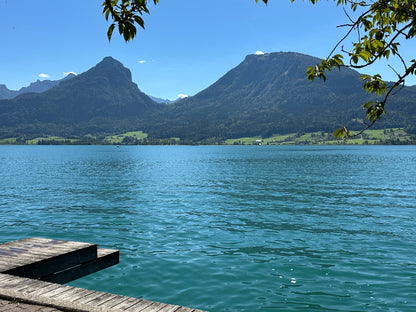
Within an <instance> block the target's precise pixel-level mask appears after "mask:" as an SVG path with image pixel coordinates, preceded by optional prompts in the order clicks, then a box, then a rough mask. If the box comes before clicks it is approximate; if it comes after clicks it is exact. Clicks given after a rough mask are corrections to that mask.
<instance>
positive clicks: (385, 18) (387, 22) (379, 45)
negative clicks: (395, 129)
mask: <svg viewBox="0 0 416 312" xmlns="http://www.w3.org/2000/svg"><path fill="white" fill-rule="evenodd" d="M255 1H256V3H257V2H259V0H255ZM261 1H262V2H263V3H265V4H267V3H268V2H269V0H261ZM294 1H295V0H291V2H294ZM333 1H334V2H336V5H337V6H341V7H342V8H343V10H344V12H345V15H346V18H347V23H345V24H342V25H339V27H341V28H343V29H344V30H345V34H344V36H343V37H342V39H341V40H340V41H339V42H337V43H336V44H335V46H334V48H333V49H332V51H330V52H329V54H328V57H327V58H326V59H323V60H322V61H321V62H320V63H319V64H316V65H314V66H310V67H309V68H308V69H307V71H306V75H307V78H308V80H314V79H315V78H320V79H323V80H326V75H325V73H326V72H327V71H331V70H333V69H334V68H338V69H340V68H341V67H350V68H354V69H362V68H365V67H367V66H370V65H372V64H374V63H375V62H377V61H381V60H391V59H393V58H395V59H398V60H399V63H400V64H401V68H393V67H391V66H390V65H388V66H389V67H390V68H391V70H393V71H394V73H395V74H396V76H397V78H396V80H395V81H393V82H392V83H386V82H384V80H383V78H382V76H381V75H380V74H376V75H362V76H361V79H362V81H363V89H365V90H366V91H367V92H369V93H372V94H375V95H377V99H376V100H374V101H370V102H367V103H364V104H363V107H364V108H365V109H366V115H367V120H368V122H367V123H366V124H365V125H364V127H363V129H362V130H361V131H359V132H358V133H350V131H349V129H348V128H347V127H342V128H339V129H337V130H336V131H335V132H334V136H336V137H338V138H348V137H351V136H356V135H360V134H361V133H362V132H363V131H365V130H366V129H368V128H370V127H371V126H372V125H374V123H375V122H376V121H377V120H378V119H380V118H381V116H382V115H383V114H384V113H385V104H386V103H387V100H388V98H389V97H390V96H391V95H393V94H394V93H395V92H397V91H398V90H399V89H400V88H401V87H402V86H404V83H405V80H406V78H407V77H409V76H410V75H415V74H416V60H415V59H411V60H407V59H405V57H404V56H403V54H402V53H401V52H400V42H403V41H404V40H411V39H413V37H414V36H415V35H416V21H415V18H416V9H415V5H416V0H333ZM150 2H153V3H154V4H155V5H156V4H158V3H159V0H152V1H150ZM309 2H311V3H312V4H317V3H318V2H319V0H309ZM102 6H103V14H104V15H105V18H106V20H109V18H110V17H111V20H112V23H111V24H110V26H109V28H108V31H107V36H108V39H109V40H110V39H111V37H112V34H113V30H114V28H115V27H116V26H117V28H118V31H119V33H120V35H122V36H123V37H124V40H125V41H130V40H131V39H133V38H134V37H135V35H136V31H137V30H136V25H139V26H140V27H142V28H144V21H143V18H142V16H143V14H144V13H146V14H149V9H148V1H147V0H105V1H104V2H103V4H102Z"/></svg>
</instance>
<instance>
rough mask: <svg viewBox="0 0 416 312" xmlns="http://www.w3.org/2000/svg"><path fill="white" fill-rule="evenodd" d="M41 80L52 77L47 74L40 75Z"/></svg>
mask: <svg viewBox="0 0 416 312" xmlns="http://www.w3.org/2000/svg"><path fill="white" fill-rule="evenodd" d="M38 77H39V78H49V77H50V76H49V75H47V74H39V76H38Z"/></svg>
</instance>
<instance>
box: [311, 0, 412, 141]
mask: <svg viewBox="0 0 416 312" xmlns="http://www.w3.org/2000/svg"><path fill="white" fill-rule="evenodd" d="M317 1H318V0H310V2H312V3H314V4H315V3H316V2H317ZM336 2H337V5H338V6H343V8H344V12H345V14H346V16H347V17H348V19H349V23H347V24H345V25H341V26H342V27H344V28H346V30H347V31H346V34H345V36H344V37H343V38H342V39H341V40H340V41H339V42H338V43H337V44H336V46H335V47H334V49H333V50H332V51H331V53H330V54H329V56H328V57H327V58H326V59H324V60H322V61H321V62H320V63H319V64H317V65H315V66H311V67H309V68H308V70H307V76H308V80H314V79H315V78H321V79H324V80H325V79H326V77H325V72H327V71H330V70H331V69H333V68H338V69H339V68H340V67H342V66H347V67H351V68H355V69H361V68H364V67H367V66H369V65H371V64H373V63H375V62H377V61H379V60H382V59H384V60H389V59H390V58H392V57H394V58H397V59H399V61H400V63H401V64H402V68H401V69H396V68H392V67H391V69H392V70H393V71H394V72H395V74H396V76H397V80H396V81H394V82H392V83H386V82H384V81H383V79H382V77H381V76H380V75H379V74H376V75H373V76H369V75H363V76H362V77H361V79H362V80H363V81H364V83H363V86H362V87H363V89H365V90H366V91H367V92H368V93H370V94H376V95H378V96H381V98H379V99H377V100H375V101H369V102H366V103H365V104H363V107H364V108H365V109H366V112H367V115H366V116H367V120H368V121H369V123H368V124H367V125H366V127H365V128H364V129H362V130H361V131H359V132H358V133H355V134H351V133H350V132H349V131H348V128H347V127H342V128H340V129H338V130H336V131H335V132H334V136H335V137H342V138H348V137H351V136H357V135H361V134H362V133H363V131H364V130H366V129H368V128H370V127H371V126H373V125H374V123H375V122H376V121H377V120H379V119H380V118H381V116H382V114H384V113H385V104H386V102H387V100H388V98H389V97H390V96H391V95H392V94H393V91H394V90H396V89H398V88H399V87H403V86H404V82H405V79H406V77H408V76H409V75H414V74H415V72H416V60H415V59H412V60H405V58H404V56H403V55H401V53H400V51H399V47H400V41H401V40H410V39H412V38H413V37H414V36H415V34H416V21H415V17H416V9H415V1H414V0H405V1H403V0H378V1H371V0H369V1H353V0H337V1H336ZM347 9H349V12H347ZM353 15H354V17H353ZM353 33H355V34H356V35H357V38H358V39H357V40H353V41H352V44H351V49H346V48H345V47H344V43H345V42H346V40H347V39H348V38H351V35H352V34H353ZM340 46H341V48H340V52H341V53H343V54H344V55H345V56H346V57H347V58H348V59H349V60H348V62H347V63H346V64H345V63H344V60H343V58H344V56H343V55H341V54H334V53H335V51H336V50H337V49H338V48H339V47H340Z"/></svg>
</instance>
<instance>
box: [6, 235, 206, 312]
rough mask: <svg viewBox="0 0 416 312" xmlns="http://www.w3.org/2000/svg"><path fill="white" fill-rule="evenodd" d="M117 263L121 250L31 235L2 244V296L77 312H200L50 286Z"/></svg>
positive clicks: (163, 304)
mask: <svg viewBox="0 0 416 312" xmlns="http://www.w3.org/2000/svg"><path fill="white" fill-rule="evenodd" d="M118 261H119V252H118V250H112V249H98V248H97V245H95V244H90V243H80V242H70V241H62V240H53V239H46V238H38V237H32V238H26V239H21V240H18V241H13V242H7V243H4V244H0V298H3V299H8V300H15V299H17V300H21V301H23V302H27V303H34V304H38V305H43V306H49V307H53V308H57V309H61V310H65V311H79V312H81V311H83V312H86V311H88V312H103V311H128V312H156V311H158V312H202V311H199V310H194V309H190V308H185V307H181V306H176V305H169V304H165V303H159V302H153V301H147V300H143V299H136V298H132V297H126V296H121V295H114V294H108V293H103V292H98V291H93V290H87V289H82V288H76V287H71V286H65V285H61V284H57V283H52V282H50V281H53V282H59V283H66V282H68V281H71V280H74V279H76V278H79V277H81V276H84V275H87V274H90V273H93V272H96V271H98V270H101V269H103V268H106V267H109V266H111V265H113V264H116V263H118ZM45 280H48V281H45Z"/></svg>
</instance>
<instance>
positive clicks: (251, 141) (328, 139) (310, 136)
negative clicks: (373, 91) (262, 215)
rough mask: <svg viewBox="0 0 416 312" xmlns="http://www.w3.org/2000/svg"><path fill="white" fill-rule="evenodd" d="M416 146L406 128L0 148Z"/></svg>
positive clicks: (49, 139) (123, 138) (134, 135)
mask: <svg viewBox="0 0 416 312" xmlns="http://www.w3.org/2000/svg"><path fill="white" fill-rule="evenodd" d="M334 144H335V145H338V144H350V145H415V144H416V134H409V133H406V132H405V131H404V129H403V128H390V129H382V130H366V131H365V132H364V133H363V134H362V135H360V136H357V137H354V138H350V139H347V140H339V139H335V138H334V137H333V135H332V133H329V132H324V131H317V132H312V133H291V134H284V135H275V136H272V137H270V138H262V137H244V138H237V139H226V140H219V139H218V138H211V139H206V140H203V141H193V140H181V139H180V138H170V139H157V138H149V137H148V135H147V134H146V133H143V132H142V131H134V132H126V133H123V134H119V135H111V136H106V137H103V138H97V137H94V136H92V135H87V136H83V137H72V138H63V137H59V136H44V137H36V138H27V137H24V136H23V137H18V138H5V139H0V145H118V146H120V145H334Z"/></svg>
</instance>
